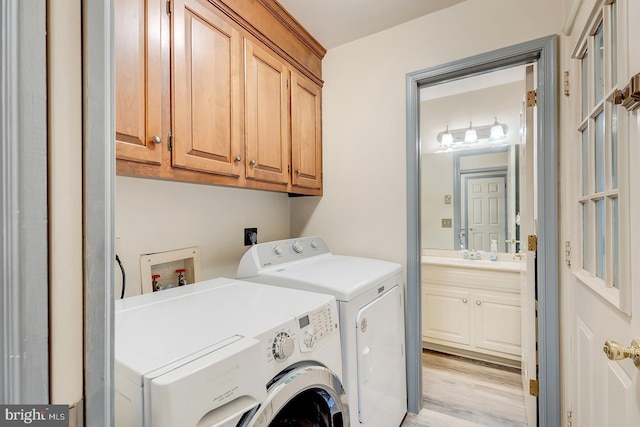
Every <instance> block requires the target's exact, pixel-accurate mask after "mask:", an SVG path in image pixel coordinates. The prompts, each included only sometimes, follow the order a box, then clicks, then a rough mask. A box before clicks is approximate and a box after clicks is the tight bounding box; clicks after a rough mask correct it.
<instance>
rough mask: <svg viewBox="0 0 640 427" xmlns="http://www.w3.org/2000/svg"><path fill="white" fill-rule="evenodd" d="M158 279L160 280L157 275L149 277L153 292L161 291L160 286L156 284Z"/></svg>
mask: <svg viewBox="0 0 640 427" xmlns="http://www.w3.org/2000/svg"><path fill="white" fill-rule="evenodd" d="M159 278H160V275H159V274H154V275H152V276H151V288H152V289H153V292H156V291H161V290H162V289H163V288H162V285H161V284H160V283H158V279H159Z"/></svg>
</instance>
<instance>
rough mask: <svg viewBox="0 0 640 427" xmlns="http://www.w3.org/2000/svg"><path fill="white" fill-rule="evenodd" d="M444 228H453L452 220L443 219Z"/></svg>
mask: <svg viewBox="0 0 640 427" xmlns="http://www.w3.org/2000/svg"><path fill="white" fill-rule="evenodd" d="M442 228H451V218H442Z"/></svg>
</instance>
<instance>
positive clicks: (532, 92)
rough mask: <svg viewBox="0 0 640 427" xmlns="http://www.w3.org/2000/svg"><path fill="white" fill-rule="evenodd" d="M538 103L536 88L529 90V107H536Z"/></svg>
mask: <svg viewBox="0 0 640 427" xmlns="http://www.w3.org/2000/svg"><path fill="white" fill-rule="evenodd" d="M537 104H538V96H537V93H536V91H535V89H534V90H530V91H529V92H527V107H535V106H536V105H537Z"/></svg>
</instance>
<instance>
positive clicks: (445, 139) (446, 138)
mask: <svg viewBox="0 0 640 427" xmlns="http://www.w3.org/2000/svg"><path fill="white" fill-rule="evenodd" d="M440 145H442V146H443V147H451V146H452V145H453V135H452V134H451V132H449V126H447V130H446V131H445V133H443V134H442V141H441V142H440Z"/></svg>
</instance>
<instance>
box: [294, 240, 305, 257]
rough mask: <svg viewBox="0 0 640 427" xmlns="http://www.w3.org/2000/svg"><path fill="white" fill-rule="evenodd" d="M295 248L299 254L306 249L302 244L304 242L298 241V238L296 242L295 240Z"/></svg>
mask: <svg viewBox="0 0 640 427" xmlns="http://www.w3.org/2000/svg"><path fill="white" fill-rule="evenodd" d="M292 247H293V250H294V251H296V253H297V254H301V253H302V251H303V250H304V247H303V246H302V244H301V243H300V242H298V241H297V240H296V241H295V242H293V245H292Z"/></svg>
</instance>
